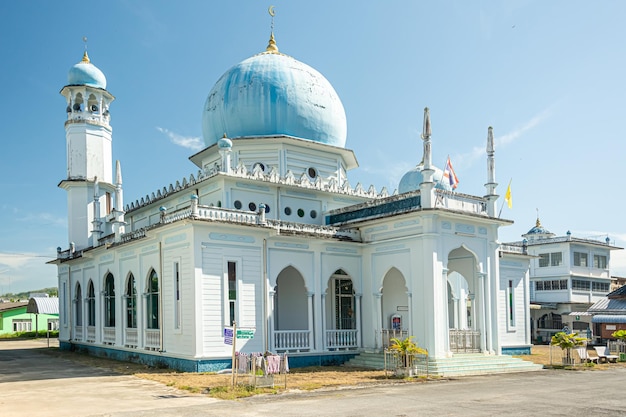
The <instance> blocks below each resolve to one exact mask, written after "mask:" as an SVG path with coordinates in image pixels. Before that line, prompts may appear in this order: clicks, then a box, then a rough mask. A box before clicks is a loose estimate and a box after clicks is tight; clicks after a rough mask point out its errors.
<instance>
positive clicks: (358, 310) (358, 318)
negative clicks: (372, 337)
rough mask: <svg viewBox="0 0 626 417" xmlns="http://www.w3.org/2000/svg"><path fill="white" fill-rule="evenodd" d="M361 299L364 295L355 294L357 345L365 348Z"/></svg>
mask: <svg viewBox="0 0 626 417" xmlns="http://www.w3.org/2000/svg"><path fill="white" fill-rule="evenodd" d="M361 297H362V294H355V295H354V301H355V303H356V305H355V308H354V314H356V331H357V336H356V343H357V346H358V347H362V346H363V331H362V329H361Z"/></svg>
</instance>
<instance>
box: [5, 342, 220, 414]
mask: <svg viewBox="0 0 626 417" xmlns="http://www.w3.org/2000/svg"><path fill="white" fill-rule="evenodd" d="M51 341H53V344H52V345H51V346H53V347H58V341H57V340H54V339H51ZM44 349H47V341H46V339H37V340H3V339H0V416H2V417H14V416H15V417H17V416H19V417H22V416H32V417H36V416H42V417H56V416H96V415H98V416H99V415H111V414H113V413H122V412H123V413H130V414H128V415H133V414H134V413H137V412H140V411H146V410H163V409H167V408H170V407H177V408H178V407H189V406H197V405H209V404H212V403H214V402H216V401H217V400H215V399H212V398H209V397H206V396H201V395H193V394H189V393H186V392H182V391H179V390H175V389H172V388H169V387H166V386H164V385H162V384H159V383H157V382H152V381H146V380H142V379H139V378H136V377H133V376H129V375H118V374H112V373H110V372H107V371H105V370H102V369H99V368H93V367H88V366H85V365H81V364H78V363H76V362H73V361H69V360H65V359H60V358H57V357H53V356H49V355H45V354H43V353H42V352H41V350H44Z"/></svg>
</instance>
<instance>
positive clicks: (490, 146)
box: [487, 126, 496, 155]
mask: <svg viewBox="0 0 626 417" xmlns="http://www.w3.org/2000/svg"><path fill="white" fill-rule="evenodd" d="M495 151H496V148H495V146H494V143H493V127H491V126H489V129H487V155H493V153H494V152H495Z"/></svg>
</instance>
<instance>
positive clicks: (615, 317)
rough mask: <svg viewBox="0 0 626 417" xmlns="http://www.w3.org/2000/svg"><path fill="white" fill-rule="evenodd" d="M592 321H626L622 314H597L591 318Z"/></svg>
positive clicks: (625, 316)
mask: <svg viewBox="0 0 626 417" xmlns="http://www.w3.org/2000/svg"><path fill="white" fill-rule="evenodd" d="M591 322H592V323H626V315H624V314H598V315H595V316H593V317H592V318H591Z"/></svg>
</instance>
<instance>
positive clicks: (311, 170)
mask: <svg viewBox="0 0 626 417" xmlns="http://www.w3.org/2000/svg"><path fill="white" fill-rule="evenodd" d="M307 174H308V175H309V178H311V179H312V180H314V179H315V178H317V170H316V169H315V168H313V167H310V168H309V169H308V170H307Z"/></svg>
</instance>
